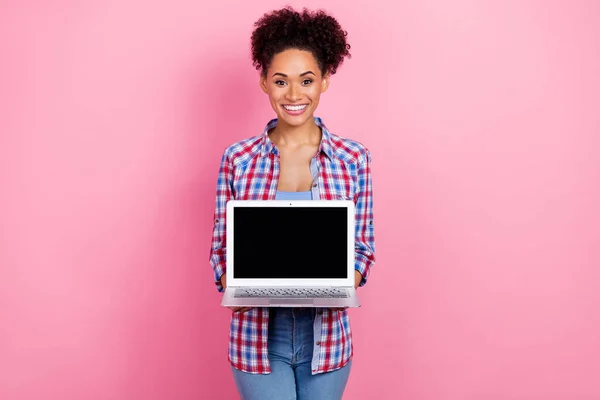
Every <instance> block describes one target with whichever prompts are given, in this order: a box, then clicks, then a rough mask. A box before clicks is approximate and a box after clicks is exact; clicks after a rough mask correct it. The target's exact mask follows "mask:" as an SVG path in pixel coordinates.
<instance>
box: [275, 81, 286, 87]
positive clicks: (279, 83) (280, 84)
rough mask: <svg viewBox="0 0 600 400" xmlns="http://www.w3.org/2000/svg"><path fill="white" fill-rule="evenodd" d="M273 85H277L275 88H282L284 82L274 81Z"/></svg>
mask: <svg viewBox="0 0 600 400" xmlns="http://www.w3.org/2000/svg"><path fill="white" fill-rule="evenodd" d="M275 85H277V86H284V85H285V81H282V80H278V81H275Z"/></svg>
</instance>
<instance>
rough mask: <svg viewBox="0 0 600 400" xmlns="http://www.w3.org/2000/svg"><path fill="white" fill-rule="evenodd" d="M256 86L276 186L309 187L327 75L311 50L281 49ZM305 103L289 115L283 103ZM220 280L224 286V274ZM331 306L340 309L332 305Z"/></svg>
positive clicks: (356, 274)
mask: <svg viewBox="0 0 600 400" xmlns="http://www.w3.org/2000/svg"><path fill="white" fill-rule="evenodd" d="M259 84H260V88H261V89H262V91H263V92H264V93H265V94H266V95H267V96H268V97H269V101H270V103H271V106H272V107H273V110H274V111H275V113H276V114H277V118H278V122H277V126H276V127H275V129H273V130H272V131H270V132H269V138H270V139H271V141H272V142H273V144H275V145H276V146H277V148H278V149H279V153H280V176H279V181H278V183H277V190H280V191H285V192H301V191H309V190H310V187H311V184H312V175H311V173H310V160H311V159H312V158H313V157H314V156H315V154H316V152H317V151H318V149H319V144H320V143H321V129H320V128H319V127H318V126H317V124H315V121H314V113H315V110H316V109H317V107H318V105H319V100H320V98H321V94H322V93H324V92H325V91H326V90H327V89H328V87H329V75H328V74H323V73H322V71H321V70H320V68H319V65H318V63H317V61H316V59H315V58H314V56H313V55H312V53H311V52H309V51H305V50H298V49H288V50H284V51H282V52H280V53H278V54H276V55H275V56H274V57H273V60H272V61H271V65H270V66H269V67H268V69H267V70H266V71H265V72H264V73H263V74H261V77H260V82H259ZM301 104H306V105H307V108H306V110H305V111H304V112H303V113H302V114H301V115H290V114H288V113H287V112H286V111H285V109H284V105H301ZM361 279H362V276H361V274H360V272H358V271H354V282H355V283H354V287H355V288H357V287H358V285H359V283H360V282H361ZM221 284H222V285H223V287H224V288H225V287H227V280H226V276H225V275H223V276H222V277H221ZM229 309H231V310H232V311H234V312H246V311H248V310H250V308H249V307H229ZM334 310H342V308H335V309H334Z"/></svg>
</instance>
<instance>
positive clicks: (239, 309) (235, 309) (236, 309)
mask: <svg viewBox="0 0 600 400" xmlns="http://www.w3.org/2000/svg"><path fill="white" fill-rule="evenodd" d="M221 285H222V286H223V290H225V289H226V288H227V276H225V274H223V275H222V276H221ZM227 308H229V309H230V310H231V311H233V312H240V313H244V312H246V311H248V310H250V309H251V308H252V307H227Z"/></svg>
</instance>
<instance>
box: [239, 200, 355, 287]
mask: <svg viewBox="0 0 600 400" xmlns="http://www.w3.org/2000/svg"><path fill="white" fill-rule="evenodd" d="M233 212H234V226H233V241H234V246H233V263H234V266H235V267H234V278H236V279H241V278H243V279H251V278H255V279H268V278H287V279H294V278H296V279H302V278H303V279H307V278H336V279H341V278H346V277H347V273H348V264H347V263H348V232H347V229H348V214H347V213H348V209H347V208H345V207H237V208H234V209H233Z"/></svg>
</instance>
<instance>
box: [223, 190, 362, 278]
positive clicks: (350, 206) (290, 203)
mask: <svg viewBox="0 0 600 400" xmlns="http://www.w3.org/2000/svg"><path fill="white" fill-rule="evenodd" d="M237 207H317V208H322V207H345V208H346V209H347V210H348V212H347V215H348V225H347V226H348V229H347V232H346V233H347V240H348V246H347V249H348V256H347V260H348V262H347V263H348V265H347V277H346V278H336V279H328V278H311V279H283V278H273V279H260V278H257V279H240V278H237V279H236V278H234V277H233V275H234V274H233V273H234V268H235V265H234V263H233V249H234V246H235V243H234V240H233V227H234V224H235V221H234V213H233V209H234V208H237ZM226 212H227V214H226V233H227V242H226V267H227V269H226V272H225V273H226V276H227V286H231V287H248V286H250V287H330V286H336V287H353V286H354V251H355V249H354V241H355V237H354V236H355V229H356V228H355V222H354V213H355V206H354V202H353V201H351V200H229V201H228V202H227V211H226ZM266 240H267V239H265V243H266ZM265 256H268V255H265Z"/></svg>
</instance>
